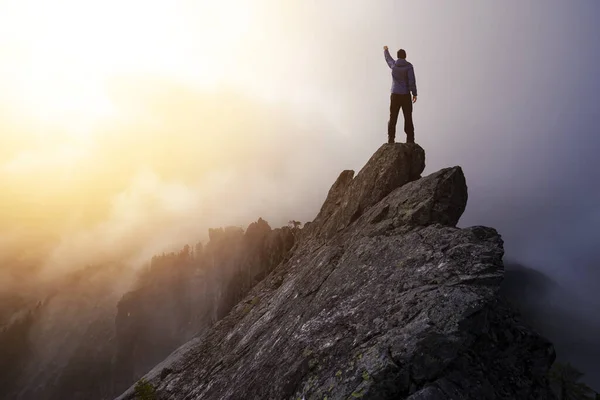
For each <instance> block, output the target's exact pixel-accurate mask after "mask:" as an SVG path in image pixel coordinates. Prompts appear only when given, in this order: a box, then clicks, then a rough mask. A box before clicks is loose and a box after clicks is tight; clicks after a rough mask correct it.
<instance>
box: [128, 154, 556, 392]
mask: <svg viewBox="0 0 600 400" xmlns="http://www.w3.org/2000/svg"><path fill="white" fill-rule="evenodd" d="M424 156H425V153H424V151H423V149H422V148H421V147H420V146H418V145H406V144H394V145H384V146H382V147H381V148H380V149H378V150H377V151H376V152H375V154H374V155H373V156H372V157H371V159H370V160H369V161H368V162H367V164H366V165H365V166H364V167H363V168H362V169H361V171H360V172H359V173H358V174H357V175H356V176H354V173H353V172H352V171H344V172H342V173H341V174H340V176H339V178H338V179H337V180H336V182H335V183H334V185H333V186H332V188H331V189H330V191H329V193H328V196H327V199H326V200H325V202H324V204H323V207H322V208H321V211H320V212H319V214H318V215H317V217H316V218H315V220H314V221H312V222H310V223H307V224H306V225H305V228H304V229H303V232H302V233H301V235H300V238H299V240H298V242H297V243H295V244H294V247H293V248H292V249H291V250H290V255H289V257H288V258H287V259H286V260H282V262H281V263H280V264H279V265H277V266H276V267H275V268H274V269H273V270H272V271H271V272H270V274H269V275H268V276H267V277H266V278H265V279H263V280H262V281H260V282H259V283H258V284H257V285H256V286H254V288H252V289H251V291H250V292H249V294H248V295H247V296H246V297H245V298H244V299H243V300H242V301H241V302H240V303H238V304H237V305H236V306H234V307H233V309H232V311H231V312H230V313H229V314H228V315H226V316H225V317H224V318H223V319H221V320H220V321H219V322H217V323H216V324H215V325H214V326H212V327H211V328H209V329H208V330H207V331H205V332H204V333H203V334H202V335H201V336H198V337H196V338H194V339H192V341H190V342H188V343H187V344H185V345H184V346H182V347H180V348H179V349H178V350H176V351H175V352H174V353H173V354H172V355H171V356H169V357H168V358H167V359H166V360H165V361H163V362H162V363H160V364H159V365H158V366H157V367H155V368H154V369H153V370H152V371H151V372H149V373H148V374H147V375H146V377H145V379H146V380H147V382H148V384H149V385H152V386H153V387H154V388H155V390H156V393H157V397H158V398H160V399H200V398H203V399H235V398H269V399H271V398H272V399H287V398H289V399H296V398H307V399H312V398H320V399H322V398H324V397H327V398H328V399H346V398H353V397H354V398H358V397H361V398H372V399H388V398H389V399H392V398H407V399H410V400H424V399H430V400H435V399H488V398H489V399H492V398H494V399H498V398H500V399H509V398H510V399H552V398H554V397H553V395H552V393H551V391H550V389H549V386H548V381H547V377H546V375H547V371H548V369H549V367H550V365H551V364H552V362H553V360H554V357H555V355H554V349H553V347H552V345H551V344H550V343H549V342H548V341H547V340H545V339H543V338H541V337H540V336H539V335H537V334H536V333H535V332H533V331H531V330H530V329H528V328H526V327H524V326H523V325H522V324H521V321H520V318H519V317H518V315H517V314H516V313H515V312H514V311H513V310H512V309H511V307H510V306H509V305H508V304H507V303H506V302H505V301H504V300H503V298H502V297H501V296H499V295H498V290H499V286H500V283H501V282H502V279H503V273H504V269H503V263H502V257H503V254H504V251H503V245H502V239H501V238H500V236H499V235H498V233H497V232H496V231H495V230H494V229H492V228H486V227H470V228H465V229H458V228H456V227H455V225H456V223H457V222H458V220H459V218H460V216H461V215H462V213H463V211H464V209H465V207H466V203H467V199H468V194H467V186H466V180H465V178H464V175H463V172H462V169H461V168H460V167H452V168H446V169H443V170H440V171H438V172H436V173H433V174H431V175H429V176H427V177H424V178H421V177H420V174H421V173H422V171H423V169H424V166H425V157H424ZM467 388H468V389H467ZM133 398H134V387H131V388H130V389H129V390H127V391H126V392H125V393H124V394H123V395H121V396H120V397H118V399H122V400H124V399H133Z"/></svg>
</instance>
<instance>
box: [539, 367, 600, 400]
mask: <svg viewBox="0 0 600 400" xmlns="http://www.w3.org/2000/svg"><path fill="white" fill-rule="evenodd" d="M548 377H549V379H550V386H551V387H552V390H553V391H554V393H555V394H556V396H557V397H558V399H559V400H594V399H596V400H598V399H599V396H598V394H597V393H595V392H594V391H593V390H592V389H591V388H590V387H589V386H587V385H586V384H585V383H583V382H579V380H580V379H581V378H582V377H583V373H582V372H580V371H579V370H577V368H575V367H573V366H572V365H571V364H569V363H567V364H562V363H558V362H555V363H554V365H553V366H552V368H551V369H550V373H549V376H548Z"/></svg>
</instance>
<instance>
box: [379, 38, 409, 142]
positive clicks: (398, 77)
mask: <svg viewBox="0 0 600 400" xmlns="http://www.w3.org/2000/svg"><path fill="white" fill-rule="evenodd" d="M383 50H384V52H383V54H384V55H385V60H386V61H387V63H388V65H389V66H390V68H391V69H392V78H393V80H394V82H393V84H392V96H391V99H390V120H389V122H388V143H394V141H395V139H396V122H398V113H399V112H400V109H402V114H404V132H406V143H414V142H415V127H414V125H413V120H412V109H413V103H415V102H416V101H417V82H416V80H415V70H414V69H413V66H412V64H411V63H409V62H408V61H406V51H404V50H403V49H400V50H398V60H394V59H393V58H392V56H391V55H390V52H389V50H388V47H387V46H383ZM411 93H412V99H411V96H410V95H411Z"/></svg>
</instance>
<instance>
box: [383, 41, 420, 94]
mask: <svg viewBox="0 0 600 400" xmlns="http://www.w3.org/2000/svg"><path fill="white" fill-rule="evenodd" d="M384 55H385V61H387V63H388V65H389V66H390V68H391V69H392V78H393V80H394V82H393V83H392V93H396V94H410V93H412V95H413V96H416V95H417V81H416V79H415V70H414V68H413V65H412V64H411V63H409V62H408V61H406V60H404V59H402V58H399V59H397V60H394V59H393V58H392V56H391V55H390V52H389V51H388V50H385V51H384Z"/></svg>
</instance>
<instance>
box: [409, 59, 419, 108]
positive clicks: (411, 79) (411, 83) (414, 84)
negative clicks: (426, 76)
mask: <svg viewBox="0 0 600 400" xmlns="http://www.w3.org/2000/svg"><path fill="white" fill-rule="evenodd" d="M408 88H409V89H410V91H411V93H412V95H413V97H417V79H416V78H415V69H414V68H413V67H410V69H409V70H408ZM415 101H416V98H413V102H415Z"/></svg>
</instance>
